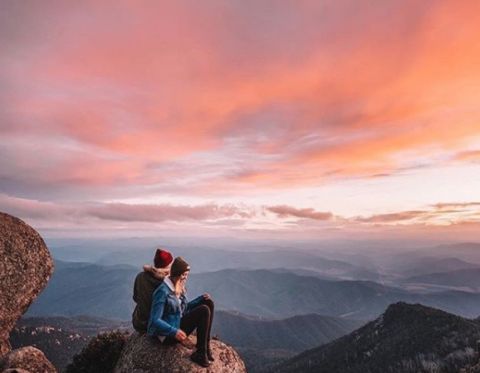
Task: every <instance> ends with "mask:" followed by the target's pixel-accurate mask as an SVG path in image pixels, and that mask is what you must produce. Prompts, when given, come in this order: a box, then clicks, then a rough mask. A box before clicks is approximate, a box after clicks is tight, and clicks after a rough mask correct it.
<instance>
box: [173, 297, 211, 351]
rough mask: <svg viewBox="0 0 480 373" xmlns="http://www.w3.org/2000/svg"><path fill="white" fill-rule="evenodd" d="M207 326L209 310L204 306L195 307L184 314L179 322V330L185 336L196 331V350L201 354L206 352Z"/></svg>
mask: <svg viewBox="0 0 480 373" xmlns="http://www.w3.org/2000/svg"><path fill="white" fill-rule="evenodd" d="M209 324H210V308H209V307H208V306H207V305H205V304H202V305H199V306H197V307H195V308H194V309H193V310H191V311H190V312H188V313H187V314H185V315H184V316H183V317H182V320H181V321H180V328H181V329H182V330H183V331H184V332H185V333H186V334H187V335H190V334H191V333H192V332H193V331H194V330H195V329H197V350H198V351H200V352H201V353H206V352H207V347H208V339H207V338H208V331H209V329H210V325H209Z"/></svg>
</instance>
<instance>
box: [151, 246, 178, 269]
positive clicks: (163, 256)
mask: <svg viewBox="0 0 480 373" xmlns="http://www.w3.org/2000/svg"><path fill="white" fill-rule="evenodd" d="M172 261H173V256H172V254H170V252H169V251H167V250H162V249H157V251H156V252H155V258H154V259H153V263H154V265H155V267H156V268H165V267H166V266H168V265H169V264H170V263H172Z"/></svg>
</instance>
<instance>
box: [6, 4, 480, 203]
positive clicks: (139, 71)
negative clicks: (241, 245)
mask: <svg viewBox="0 0 480 373" xmlns="http://www.w3.org/2000/svg"><path fill="white" fill-rule="evenodd" d="M479 6H480V5H478V4H477V3H476V2H461V3H459V2H454V1H443V2H435V3H427V2H417V1H392V2H378V3H376V4H373V3H372V4H369V5H365V4H363V5H362V6H359V5H358V4H357V3H356V2H354V1H347V2H336V3H335V2H331V3H328V4H324V3H318V2H310V1H306V2H283V3H281V4H276V5H275V6H272V5H271V4H270V5H268V6H267V5H266V4H263V3H257V4H255V5H254V6H253V9H252V7H251V5H247V3H241V4H237V3H215V4H214V3H208V4H199V3H195V2H193V3H191V2H175V3H171V2H170V3H165V2H145V3H142V4H137V3H132V2H126V3H115V4H113V5H112V4H108V2H107V3H102V4H100V3H92V2H86V3H82V4H76V5H75V6H65V5H62V4H61V2H60V3H59V2H56V1H47V2H44V3H42V6H38V5H16V6H5V12H2V18H1V20H0V21H2V22H0V24H1V26H0V31H1V34H2V35H4V36H3V37H2V39H1V41H2V42H3V44H4V49H3V50H2V53H1V55H0V62H1V63H2V64H1V65H2V68H1V70H0V78H1V79H2V81H4V82H5V84H3V85H2V87H1V88H0V98H1V103H0V105H1V107H0V113H1V115H2V118H0V131H1V132H2V134H3V135H8V136H9V138H12V137H16V138H17V139H22V137H23V136H24V134H25V133H28V134H29V135H30V136H31V137H32V138H34V139H35V138H36V139H37V142H40V143H41V142H47V141H48V139H51V138H53V137H55V138H56V139H58V142H57V144H53V143H52V142H51V141H50V143H49V147H50V148H49V149H45V152H47V153H49V155H48V157H47V156H41V157H39V158H38V159H37V158H36V157H29V159H28V160H25V153H24V152H23V150H22V151H20V150H19V148H17V149H13V150H12V148H11V147H9V146H8V144H6V143H4V142H1V141H0V152H1V155H2V156H4V157H5V159H7V158H8V159H9V161H10V163H11V165H14V166H11V167H9V168H8V169H7V168H6V169H4V171H3V173H2V177H3V178H4V180H8V183H9V184H11V185H14V186H18V185H21V186H22V188H23V189H25V190H27V189H28V191H29V192H28V193H29V194H30V195H34V194H35V192H36V190H37V189H36V186H38V185H49V186H50V187H51V188H61V189H65V188H74V187H77V186H78V185H79V184H82V185H85V186H92V187H93V188H108V187H110V188H112V189H114V188H116V187H118V186H119V185H121V186H123V185H126V186H128V185H131V186H144V187H148V188H152V187H155V186H159V185H160V186H161V187H164V188H169V190H171V191H172V190H173V191H174V190H177V187H178V186H179V185H182V186H183V188H185V189H182V190H183V191H186V192H188V190H190V192H191V194H192V195H195V194H197V193H202V191H205V190H207V191H210V192H211V191H214V192H216V191H217V190H219V191H224V192H225V193H228V192H232V193H240V194H241V193H247V192H252V191H253V192H254V191H255V190H256V188H259V187H262V188H265V189H275V188H295V187H296V186H302V185H317V184H318V183H323V182H328V181H330V180H332V179H338V178H351V177H360V178H363V177H371V176H372V175H393V174H395V173H399V172H402V171H403V170H405V169H409V168H410V167H416V166H417V165H418V163H422V164H426V165H427V166H428V165H431V164H435V162H436V161H437V158H438V157H439V156H442V155H444V154H446V153H448V154H450V153H457V154H458V156H457V158H456V159H457V160H458V161H461V162H466V161H471V160H472V159H473V158H475V159H476V158H477V154H476V153H469V152H465V151H464V149H465V144H466V142H468V140H471V139H473V138H475V137H477V136H479V135H480V128H479V126H478V123H479V121H480V109H478V105H477V103H478V99H479V97H480V91H479V90H478V87H479V86H480V76H479V74H478V65H479V64H480V46H479V44H478V43H477V42H476V41H477V40H478V38H479V37H480V32H479V30H478V27H477V25H478V23H479V21H480V11H479V10H480V9H479ZM252 14H255V17H252ZM392 14H395V17H391V15H392ZM12 20H16V21H15V22H13V21H12ZM25 27H28V29H29V30H30V32H29V33H25V32H24V29H25ZM18 141H20V140H18ZM5 142H6V141H5ZM64 142H66V143H71V144H72V146H69V147H64V146H62V144H63V143H64ZM29 145H31V144H29V143H27V142H24V144H23V145H22V146H23V149H25V148H28V146H29ZM46 160H48V162H47V161H46ZM152 165H156V166H155V167H152ZM157 166H158V167H157ZM21 175H27V176H21ZM186 178H188V186H185V182H184V180H185V179H186ZM189 188H190V189H189ZM13 189H14V188H13V187H12V188H11V189H10V190H9V191H11V190H13ZM179 189H181V188H179Z"/></svg>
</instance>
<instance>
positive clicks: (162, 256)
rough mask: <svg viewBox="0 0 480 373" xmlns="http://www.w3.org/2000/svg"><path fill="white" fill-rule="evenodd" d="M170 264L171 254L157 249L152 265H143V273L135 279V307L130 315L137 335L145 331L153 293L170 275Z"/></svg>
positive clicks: (171, 260) (171, 261)
mask: <svg viewBox="0 0 480 373" xmlns="http://www.w3.org/2000/svg"><path fill="white" fill-rule="evenodd" d="M172 263H173V256H172V254H171V253H170V252H169V251H168V250H165V249H163V248H158V249H157V250H156V251H155V256H154V258H153V264H154V265H153V266H152V265H148V264H147V265H144V266H143V271H142V272H140V273H139V274H137V277H135V283H134V285H133V300H134V301H135V303H136V305H135V309H134V310H133V314H132V324H133V327H134V329H135V330H136V331H137V332H139V333H145V332H146V331H147V326H148V319H149V317H150V308H151V307H152V296H153V292H154V291H155V289H156V288H157V287H158V286H159V285H161V284H162V282H163V279H164V278H165V277H166V276H168V275H169V274H170V267H171V266H172Z"/></svg>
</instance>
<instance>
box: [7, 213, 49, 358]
mask: <svg viewBox="0 0 480 373" xmlns="http://www.w3.org/2000/svg"><path fill="white" fill-rule="evenodd" d="M0 258H2V259H1V260H0V356H2V355H5V354H6V353H7V352H8V351H10V344H9V342H8V336H9V333H10V331H11V330H12V329H13V327H14V326H15V322H16V321H17V320H18V319H19V318H20V316H22V315H23V313H24V312H25V311H26V310H27V308H28V306H29V305H30V304H31V303H32V301H33V300H34V299H35V298H36V297H37V295H38V294H39V293H40V292H41V291H42V290H43V288H44V287H45V285H46V284H47V282H48V280H49V278H50V276H51V274H52V272H53V260H52V258H51V256H50V253H49V251H48V249H47V246H46V245H45V242H44V241H43V239H42V237H40V235H39V234H38V233H37V231H35V230H34V229H33V228H32V227H30V226H29V225H27V224H25V223H24V222H23V221H22V220H20V219H18V218H15V217H13V216H11V215H8V214H4V213H1V212H0Z"/></svg>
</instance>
